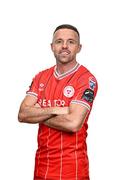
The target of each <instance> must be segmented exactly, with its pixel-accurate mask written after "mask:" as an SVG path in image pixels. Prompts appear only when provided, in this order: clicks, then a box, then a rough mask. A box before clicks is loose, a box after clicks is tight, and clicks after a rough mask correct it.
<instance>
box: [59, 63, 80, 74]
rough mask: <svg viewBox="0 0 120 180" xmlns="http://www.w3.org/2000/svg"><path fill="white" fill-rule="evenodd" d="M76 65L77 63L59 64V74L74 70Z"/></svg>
mask: <svg viewBox="0 0 120 180" xmlns="http://www.w3.org/2000/svg"><path fill="white" fill-rule="evenodd" d="M76 64H77V61H74V62H69V63H64V64H59V63H57V72H58V73H59V74H63V73H66V72H67V71H69V70H71V69H72V68H74V67H75V65H76Z"/></svg>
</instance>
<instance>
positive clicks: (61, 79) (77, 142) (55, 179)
mask: <svg viewBox="0 0 120 180" xmlns="http://www.w3.org/2000/svg"><path fill="white" fill-rule="evenodd" d="M96 92H97V81H96V79H95V77H94V76H93V75H92V74H91V73H90V72H89V71H88V70H87V69H86V68H85V67H84V66H82V65H79V64H78V63H77V64H76V66H75V67H74V68H73V69H71V70H70V71H68V72H66V73H64V74H61V75H59V74H58V72H57V71H56V66H54V67H52V68H50V69H47V70H44V71H42V72H40V73H39V74H37V75H36V76H35V78H34V79H33V82H32V85H31V87H30V89H29V91H27V95H33V96H35V97H36V98H37V101H38V103H39V104H40V106H41V107H42V108H45V107H54V106H58V107H64V106H69V105H70V104H71V103H76V104H81V105H83V106H85V107H87V109H88V111H89V112H90V111H91V108H92V104H93V100H94V98H95V95H96ZM89 114H90V113H88V115H87V117H86V119H85V121H84V123H83V125H82V128H81V129H80V130H79V131H78V132H76V133H68V132H63V131H60V130H56V129H53V128H49V127H48V126H46V125H44V124H41V125H40V126H39V130H38V149H37V152H36V158H35V171H34V180H89V162H88V156H87V146H86V137H87V128H88V125H87V121H88V116H89Z"/></svg>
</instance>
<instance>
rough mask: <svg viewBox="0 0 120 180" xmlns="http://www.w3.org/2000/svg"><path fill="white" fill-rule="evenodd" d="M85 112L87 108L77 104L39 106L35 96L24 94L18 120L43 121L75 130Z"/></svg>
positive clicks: (61, 127) (63, 128) (77, 128)
mask: <svg viewBox="0 0 120 180" xmlns="http://www.w3.org/2000/svg"><path fill="white" fill-rule="evenodd" d="M87 114H88V109H87V108H86V107H84V106H82V105H79V104H71V105H70V106H69V107H48V108H40V106H39V105H38V104H37V99H36V98H35V97H33V96H26V97H25V99H24V100H23V102H22V103H21V106H20V110H19V113H18V120H19V121H20V122H24V123H44V124H45V125H47V126H49V127H51V128H55V129H58V130H62V131H66V132H76V131H78V130H79V129H80V128H81V126H82V124H83V122H84V120H85V117H86V116H87Z"/></svg>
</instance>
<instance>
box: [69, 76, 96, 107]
mask: <svg viewBox="0 0 120 180" xmlns="http://www.w3.org/2000/svg"><path fill="white" fill-rule="evenodd" d="M97 89H98V84H97V80H96V78H95V77H94V76H93V75H91V74H89V73H87V74H85V75H83V76H82V78H79V79H78V80H77V85H76V90H75V94H74V96H73V98H72V101H71V103H76V104H81V105H83V106H85V107H86V108H87V109H88V110H91V108H92V104H93V101H94V99H95V96H96V93H97Z"/></svg>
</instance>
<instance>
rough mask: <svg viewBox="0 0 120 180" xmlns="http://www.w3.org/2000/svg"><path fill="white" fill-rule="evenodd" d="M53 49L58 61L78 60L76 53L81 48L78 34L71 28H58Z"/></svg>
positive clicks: (64, 62) (60, 62) (52, 45)
mask: <svg viewBox="0 0 120 180" xmlns="http://www.w3.org/2000/svg"><path fill="white" fill-rule="evenodd" d="M51 49H52V51H53V53H54V56H55V58H56V61H57V63H59V64H66V63H70V62H73V63H74V62H76V54H77V53H78V52H80V49H81V45H80V42H79V37H78V34H77V33H76V32H75V31H73V30H71V29H59V30H57V31H56V32H55V34H54V36H53V41H52V44H51Z"/></svg>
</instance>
